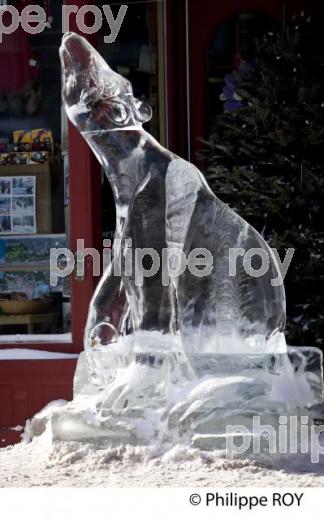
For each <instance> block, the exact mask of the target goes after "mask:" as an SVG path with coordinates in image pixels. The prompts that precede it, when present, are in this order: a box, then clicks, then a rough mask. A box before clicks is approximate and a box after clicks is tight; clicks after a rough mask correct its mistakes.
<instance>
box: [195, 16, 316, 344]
mask: <svg viewBox="0 0 324 520" xmlns="http://www.w3.org/2000/svg"><path fill="white" fill-rule="evenodd" d="M323 49H324V46H323V45H322V41H321V37H320V35H319V32H317V31H316V28H315V27H314V24H313V23H312V21H311V20H310V19H305V17H304V16H303V14H302V15H301V18H300V19H298V21H297V19H295V20H293V23H292V24H290V25H289V26H288V27H287V29H286V30H285V31H284V32H283V33H279V32H278V33H267V34H266V35H265V36H264V37H263V38H262V39H259V40H258V41H257V42H256V55H255V59H254V60H253V62H251V63H243V64H242V65H241V66H240V68H239V70H237V71H235V72H234V73H233V74H232V75H228V76H227V77H226V78H225V87H224V90H223V95H222V99H223V100H224V102H225V107H224V108H225V111H224V113H223V114H220V115H219V116H218V118H217V123H216V127H215V131H214V132H213V134H212V135H211V136H210V138H209V139H208V141H204V143H205V146H204V150H203V151H202V152H201V154H200V155H201V159H202V161H203V162H204V165H205V175H206V178H207V181H208V183H209V185H210V186H211V188H212V189H213V190H214V192H215V193H216V195H218V196H219V197H220V198H221V199H222V200H223V201H224V202H226V203H228V204H229V205H230V206H231V207H232V208H233V209H235V210H236V211H237V212H238V213H239V214H240V215H242V217H244V218H245V219H246V220H247V221H248V222H249V223H250V224H252V225H253V226H254V227H255V228H256V229H257V230H258V231H259V232H260V233H261V234H262V235H263V236H264V238H265V239H266V240H267V241H268V242H269V244H270V246H271V247H275V248H277V249H278V252H279V255H280V258H281V260H282V259H283V258H284V257H285V254H286V250H287V249H288V248H294V249H295V253H294V257H293V259H292V261H291V264H290V267H289V269H288V272H287V275H286V278H285V288H286V296H287V336H288V337H287V339H288V342H289V343H290V344H291V345H317V346H321V345H322V346H323V347H324V274H323V266H324V263H323V260H324V259H323V244H324V228H323V223H324V211H323V208H324V51H323Z"/></svg>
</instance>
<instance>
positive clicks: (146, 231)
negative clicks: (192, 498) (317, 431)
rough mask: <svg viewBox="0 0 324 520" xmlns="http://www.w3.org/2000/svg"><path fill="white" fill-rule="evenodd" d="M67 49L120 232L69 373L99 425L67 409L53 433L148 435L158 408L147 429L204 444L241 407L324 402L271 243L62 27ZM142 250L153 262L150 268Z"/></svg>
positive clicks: (67, 79) (70, 84)
mask: <svg viewBox="0 0 324 520" xmlns="http://www.w3.org/2000/svg"><path fill="white" fill-rule="evenodd" d="M60 55H61V62H62V70H63V100H64V105H65V108H66V111H67V114H68V117H69V119H70V120H71V121H72V123H73V124H74V125H75V126H76V127H77V129H78V130H79V131H80V132H81V134H82V135H83V137H84V138H85V140H86V141H87V143H88V144H89V146H90V147H91V148H92V150H93V151H94V153H95V154H96V156H97V158H98V160H99V162H100V164H101V165H102V167H103V168H104V170H105V172H106V175H107V177H108V179H109V181H110V183H111V186H112V189H113V193H114V197H115V203H116V217H117V226H116V235H115V242H114V247H113V260H112V263H111V265H110V266H109V267H108V269H107V271H106V272H105V273H104V276H103V278H102V280H101V282H100V284H99V286H98V288H97V290H96V292H95V295H94V297H93V299H92V302H91V304H90V309H89V318H88V323H87V326H86V332H85V352H84V353H83V354H82V355H81V357H80V361H79V365H78V369H77V374H76V378H75V394H76V395H77V396H80V395H81V396H83V397H84V396H86V395H88V396H92V399H93V400H94V401H93V402H95V405H94V410H95V415H96V421H97V422H96V427H94V426H93V424H90V423H89V421H88V422H87V421H85V419H84V417H83V418H82V417H81V416H80V414H79V415H78V414H74V419H73V421H72V423H73V424H74V428H72V429H71V428H70V429H69V427H68V426H67V424H70V426H71V424H72V423H71V420H70V419H71V414H70V416H69V417H70V419H67V417H68V414H67V415H64V420H63V419H62V415H61V416H60V418H57V420H56V423H55V424H56V432H57V436H58V437H60V438H65V437H68V438H71V436H72V438H74V437H75V435H76V433H75V432H76V430H78V426H77V427H75V425H76V424H79V423H80V424H79V427H80V430H82V431H83V436H84V437H86V438H88V437H93V436H95V437H98V436H99V437H100V436H104V437H105V436H108V437H109V435H110V438H112V437H114V436H115V437H116V438H118V439H119V440H120V439H126V440H127V442H131V441H133V442H139V440H140V441H141V440H142V441H143V436H145V435H144V433H143V431H142V432H141V427H140V424H142V423H143V420H144V418H145V419H146V420H147V414H148V410H149V409H150V410H151V411H153V410H155V411H156V410H157V409H159V410H160V415H159V421H160V422H159V421H157V423H156V414H155V416H154V417H155V419H154V420H155V422H154V421H153V422H152V420H151V422H150V424H151V427H150V428H149V431H150V435H151V436H152V435H153V434H154V435H157V431H160V430H161V428H162V426H161V425H162V424H164V425H165V424H166V425H167V426H165V427H164V434H165V435H168V434H170V431H172V430H176V431H177V434H179V432H182V433H183V432H187V433H189V434H190V435H191V436H192V434H193V433H195V434H196V435H198V437H196V442H197V443H198V444H199V435H203V438H204V439H205V438H206V434H209V435H212V436H213V435H215V434H217V433H219V432H220V431H222V428H223V429H224V426H225V425H226V424H227V423H228V422H229V419H228V417H229V416H230V415H231V414H232V416H235V417H236V416H237V415H238V414H239V413H241V412H240V411H241V410H244V414H245V415H246V414H247V413H248V412H249V411H250V412H251V413H252V411H254V412H257V413H262V411H264V410H270V409H271V410H273V409H279V408H280V409H281V410H282V409H286V408H287V409H289V408H290V409H291V408H295V407H296V406H300V405H302V406H304V405H308V406H309V405H311V404H314V403H316V402H319V401H320V400H321V397H320V396H321V392H322V387H321V381H320V378H321V370H320V368H319V367H320V354H319V352H318V351H316V349H308V350H305V349H304V350H300V351H297V350H291V351H290V353H289V356H290V357H289V356H288V355H287V347H286V343H285V340H284V335H283V330H284V325H285V294H284V288H283V285H282V283H278V280H280V272H279V268H278V265H277V262H276V259H275V257H274V255H273V253H272V252H271V250H270V248H269V247H268V245H267V244H266V243H265V241H264V240H263V238H262V237H261V236H260V235H259V234H258V233H257V232H256V231H255V230H254V229H253V228H252V227H251V226H250V225H249V224H247V222H245V221H244V220H243V219H242V218H241V217H239V216H238V215H237V214H236V213H235V212H234V211H232V210H231V209H230V208H229V207H228V206H226V205H225V204H224V203H223V202H221V201H220V200H219V199H218V198H217V197H216V196H215V195H214V194H213V193H212V192H211V190H210V189H209V187H208V185H207V184H206V181H205V180H204V177H203V176H202V174H201V173H200V172H199V170H198V169H197V168H196V167H195V166H193V165H192V164H190V163H188V162H186V161H184V160H183V159H180V158H179V157H177V156H176V155H175V154H173V153H172V152H170V151H168V150H166V149H164V148H163V147H162V146H161V145H160V144H159V143H158V142H156V140H155V139H154V138H153V137H152V136H151V135H150V134H148V133H147V132H146V131H145V130H144V129H143V127H142V124H143V123H145V122H146V121H148V120H149V119H150V117H151V109H150V107H149V106H148V105H147V104H146V103H143V102H142V101H139V100H138V99H136V98H135V97H134V96H133V90H132V86H131V84H130V82H129V81H128V80H127V79H125V78H123V77H122V76H120V75H119V74H117V73H116V72H114V71H113V70H112V69H111V68H110V67H109V65H108V64H107V63H106V62H105V61H104V60H103V58H102V57H101V56H100V55H99V54H98V53H97V52H96V51H95V50H94V49H93V48H92V47H91V45H90V44H89V43H88V42H87V41H86V40H85V39H84V38H82V37H80V36H77V35H75V34H73V33H68V34H66V35H65V36H64V38H63V42H62V46H61V49H60ZM130 243H131V247H132V250H131V251H132V253H134V254H131V255H130V249H129V247H128V246H129V244H130ZM148 248H150V249H149V251H152V250H154V251H153V253H154V254H153V257H152V258H153V260H154V261H155V262H157V267H156V265H155V266H154V265H151V264H150V262H145V253H146V252H147V251H148ZM138 251H140V252H141V254H140V255H139V254H138ZM251 251H252V254H251ZM246 254H247V255H248V256H246ZM247 258H249V262H250V263H249V262H247ZM260 259H262V261H263V262H265V265H266V267H267V268H266V269H265V270H262V266H260V264H259V263H258V262H260ZM146 260H147V258H146ZM161 260H162V262H161ZM184 261H185V262H187V264H188V265H187V267H186V264H185V263H183V262H184ZM190 262H191V263H190ZM202 263H204V264H205V265H200V267H197V264H202ZM206 263H207V264H206ZM192 264H193V265H192ZM117 301H118V302H120V301H123V302H124V303H123V308H122V310H121V312H119V313H118V317H117V318H116V312H114V311H115V310H116V306H117ZM314 359H316V363H317V365H316V366H317V371H318V378H317V379H316V378H315V379H316V381H315V380H314V379H312V383H310V382H309V381H310V379H311V378H309V377H308V376H307V369H308V367H309V365H310V363H311V361H310V360H313V362H314ZM292 361H293V362H292ZM296 367H297V368H296ZM298 370H299V372H300V373H298ZM294 371H295V372H296V373H297V375H298V377H297V376H296V373H294ZM313 373H314V371H313ZM298 378H299V379H298ZM180 395H181V397H180ZM274 403H277V404H274ZM278 403H281V404H280V405H279V404H278ZM289 403H290V404H289ZM285 407H286V408H285ZM71 413H72V412H71ZM72 415H73V413H72ZM76 415H78V419H76ZM81 415H82V414H81ZM98 416H100V421H99V422H100V428H99V426H98ZM121 417H122V419H121ZM125 417H126V418H127V420H126V419H125ZM151 418H152V416H151ZM78 421H79V423H78ZM141 421H142V423H141ZM54 422H55V421H54ZM90 422H91V421H90ZM85 423H86V424H85ZM153 423H154V425H155V426H153ZM99 430H100V433H99ZM71 431H74V434H72V433H71ZM107 432H110V433H109V434H108V433H107ZM112 432H113V433H112ZM140 432H141V433H140ZM154 432H155V433H154ZM166 432H169V433H168V434H167V433H166ZM73 435H74V437H73ZM80 435H81V434H79V435H76V436H77V437H79V436H80ZM146 435H147V430H146ZM81 436H82V435H81ZM197 438H198V441H197ZM126 440H125V442H126Z"/></svg>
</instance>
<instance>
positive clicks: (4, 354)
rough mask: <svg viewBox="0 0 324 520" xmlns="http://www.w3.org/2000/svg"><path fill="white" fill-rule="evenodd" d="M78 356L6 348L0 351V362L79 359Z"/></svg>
mask: <svg viewBox="0 0 324 520" xmlns="http://www.w3.org/2000/svg"><path fill="white" fill-rule="evenodd" d="M77 357H78V356H77V355H76V354H64V353H62V352H47V351H46V350H35V349H28V348H4V349H0V360H4V359H5V360H13V359H77Z"/></svg>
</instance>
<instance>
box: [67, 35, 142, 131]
mask: <svg viewBox="0 0 324 520" xmlns="http://www.w3.org/2000/svg"><path fill="white" fill-rule="evenodd" d="M60 58H61V65H62V73H63V78H62V97H63V101H64V104H65V109H66V111H67V114H68V117H69V119H70V120H71V122H72V123H73V124H74V125H75V126H76V127H77V128H78V129H79V131H80V132H87V131H96V130H98V131H100V130H115V129H122V128H129V127H134V126H135V127H136V126H138V127H140V126H141V125H142V124H143V123H145V122H146V121H149V120H150V119H151V116H152V112H151V107H150V106H149V105H148V104H147V103H143V102H142V101H140V100H138V99H136V98H134V96H133V89H132V85H131V84H130V82H129V81H128V80H127V79H125V78H123V77H122V76H120V75H119V74H117V73H116V72H114V71H113V70H112V69H111V68H110V67H109V65H108V64H107V63H106V62H105V60H104V59H103V58H102V57H101V56H100V54H99V53H98V52H97V51H96V50H95V49H94V48H93V47H92V46H91V45H90V44H89V43H88V42H87V41H86V40H85V39H84V38H82V37H81V36H78V35H77V34H74V33H67V34H65V35H64V37H63V40H62V45H61V47H60Z"/></svg>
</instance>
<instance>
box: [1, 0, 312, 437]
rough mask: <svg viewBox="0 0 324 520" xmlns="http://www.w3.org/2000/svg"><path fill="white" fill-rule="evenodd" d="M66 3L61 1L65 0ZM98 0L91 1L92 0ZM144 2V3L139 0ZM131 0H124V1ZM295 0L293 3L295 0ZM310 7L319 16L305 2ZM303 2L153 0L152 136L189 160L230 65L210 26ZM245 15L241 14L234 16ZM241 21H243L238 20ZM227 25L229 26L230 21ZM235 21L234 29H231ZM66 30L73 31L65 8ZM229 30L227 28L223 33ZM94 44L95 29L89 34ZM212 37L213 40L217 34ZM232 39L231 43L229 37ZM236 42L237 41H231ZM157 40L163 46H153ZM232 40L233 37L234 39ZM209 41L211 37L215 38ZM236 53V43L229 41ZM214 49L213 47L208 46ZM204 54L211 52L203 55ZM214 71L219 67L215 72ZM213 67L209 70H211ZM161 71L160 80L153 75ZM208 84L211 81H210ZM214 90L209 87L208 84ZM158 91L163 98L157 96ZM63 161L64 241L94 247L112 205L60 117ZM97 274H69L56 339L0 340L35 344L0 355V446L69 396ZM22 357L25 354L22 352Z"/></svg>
mask: <svg viewBox="0 0 324 520" xmlns="http://www.w3.org/2000/svg"><path fill="white" fill-rule="evenodd" d="M67 3H68V2H67ZM97 3H98V5H99V2H97ZM142 3H144V4H145V2H142ZM71 4H74V5H78V6H80V7H81V6H82V5H87V4H89V2H84V1H83V0H74V2H71ZM129 4H131V2H129ZM297 4H298V5H297ZM313 4H314V5H313V7H312V9H313V12H315V13H316V12H317V14H318V15H321V12H320V11H319V9H320V8H319V7H318V5H319V4H320V3H319V2H313ZM302 6H303V2H302V1H300V2H296V1H291V2H283V1H282V0H273V1H271V2H269V1H267V0H236V1H235V0H228V1H227V2H215V1H214V0H204V1H202V2H199V1H198V0H165V1H164V2H162V3H161V2H159V7H158V9H159V13H158V16H159V17H160V25H161V17H162V18H163V31H162V33H161V28H160V34H159V36H158V37H159V38H160V43H159V45H160V47H159V55H158V67H159V70H160V72H161V69H163V72H161V74H160V81H159V89H158V90H159V96H160V100H159V110H160V118H159V129H160V138H161V140H162V142H164V143H165V144H166V145H167V147H168V148H170V149H172V150H173V151H175V152H176V153H178V154H179V155H181V156H183V157H186V158H189V159H190V160H191V161H192V162H195V161H196V152H197V151H198V149H199V146H200V145H199V140H198V139H197V138H199V137H204V136H206V134H208V125H209V121H208V117H209V115H208V112H209V109H208V106H207V105H208V101H207V100H208V99H209V98H212V97H213V92H214V91H213V90H212V89H214V88H216V89H217V88H219V86H218V84H219V77H220V76H223V75H224V72H226V71H228V70H230V69H231V67H233V66H234V63H232V62H230V61H229V62H227V63H222V65H221V66H219V69H218V68H217V67H218V66H217V63H216V65H215V63H213V64H212V66H210V63H211V61H212V59H213V55H214V54H213V52H214V50H213V51H211V50H210V49H211V42H212V41H213V39H214V36H215V34H216V33H217V30H218V29H219V28H220V27H223V26H224V24H226V23H227V22H228V21H231V20H234V19H237V17H238V15H239V14H242V13H243V14H244V15H249V16H250V17H251V16H252V15H253V16H254V14H255V13H258V15H259V14H260V13H261V14H262V15H263V16H265V17H269V18H271V19H273V20H277V21H278V23H282V20H283V17H284V16H290V14H293V13H294V12H295V11H296V10H297V9H298V10H301V9H302ZM245 19H246V18H244V17H242V20H245ZM244 23H245V22H244ZM231 27H232V26H231ZM235 27H236V29H235ZM70 29H71V30H75V32H79V31H78V28H77V26H76V23H75V19H74V17H73V15H71V25H70ZM231 31H232V32H231ZM229 34H231V35H232V38H234V39H235V38H236V37H238V38H239V37H240V35H239V34H238V32H237V25H235V24H234V31H233V30H232V29H230V30H229ZM91 41H92V43H94V45H96V44H97V42H96V35H91ZM217 41H218V40H217ZM232 43H233V42H232ZM236 43H237V42H236ZM161 45H162V47H163V52H162V50H161ZM237 46H239V42H238V43H237ZM215 48H216V44H215ZM233 48H234V51H231V53H229V54H231V56H232V58H234V57H233V54H235V52H237V48H236V45H233ZM216 54H217V53H216ZM211 57H212V58H211ZM218 70H219V72H217V71H218ZM215 71H216V72H215ZM161 78H162V79H161ZM215 85H216V86H215ZM215 92H217V91H215ZM161 98H163V99H161ZM68 160H69V171H70V174H69V209H68V211H69V247H70V249H71V250H72V252H74V253H75V252H76V249H77V240H78V239H83V240H84V246H85V247H95V248H96V249H97V250H99V251H100V249H101V248H102V207H103V206H104V205H105V204H107V203H108V204H110V205H111V204H112V200H111V198H110V199H109V200H108V201H107V199H104V197H103V195H102V183H101V176H100V168H99V165H98V163H97V161H96V159H95V157H94V156H93V154H92V152H91V151H90V149H89V148H88V146H87V145H86V143H85V142H84V141H83V139H82V137H81V136H80V134H79V133H78V132H77V131H76V130H75V129H74V127H72V126H71V125H70V124H68ZM97 281H98V279H97V278H96V277H94V276H93V274H92V262H91V261H90V259H87V261H86V264H85V274H84V277H82V279H80V278H77V277H75V276H74V275H72V276H71V330H70V336H69V339H68V340H67V339H66V337H65V338H64V341H63V340H62V341H60V340H58V339H57V337H56V339H55V341H51V340H50V338H49V339H47V340H44V339H43V340H35V339H34V337H33V339H32V340H28V338H26V337H25V336H24V339H23V340H19V342H17V338H16V337H15V336H14V335H12V341H10V340H8V339H7V340H6V341H5V342H2V340H1V336H0V349H5V351H6V352H7V353H8V351H10V349H17V348H19V349H26V350H33V351H35V350H37V351H39V352H40V354H39V359H10V355H7V356H6V359H0V446H5V445H6V444H10V443H13V442H18V441H19V439H20V432H19V431H16V430H14V429H13V428H15V427H17V426H18V425H24V424H25V422H26V419H28V418H29V417H32V416H33V414H35V413H36V412H37V411H39V410H40V409H41V408H42V407H43V406H44V405H46V404H47V403H48V402H49V401H51V400H54V399H71V398H72V384H73V375H74V371H75V367H76V357H77V354H79V353H80V352H81V351H82V348H83V331H84V327H85V322H86V318H87V312H88V305H89V301H90V299H91V296H92V294H93V291H94V289H95V286H96V283H97ZM44 351H46V352H51V353H66V354H74V355H75V358H71V359H42V355H41V352H44ZM13 357H14V356H13ZM26 357H28V356H26Z"/></svg>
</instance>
